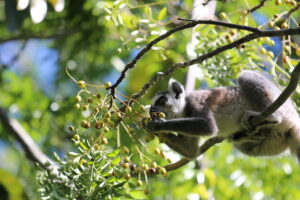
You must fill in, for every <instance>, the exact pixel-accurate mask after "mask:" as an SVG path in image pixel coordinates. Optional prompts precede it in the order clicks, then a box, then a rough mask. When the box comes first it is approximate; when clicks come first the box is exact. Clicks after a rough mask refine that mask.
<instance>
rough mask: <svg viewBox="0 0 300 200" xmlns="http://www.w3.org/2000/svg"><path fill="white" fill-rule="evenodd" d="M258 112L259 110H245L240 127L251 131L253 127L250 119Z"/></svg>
mask: <svg viewBox="0 0 300 200" xmlns="http://www.w3.org/2000/svg"><path fill="white" fill-rule="evenodd" d="M259 114H260V113H259V112H255V111H252V110H246V111H245V112H244V114H243V116H242V121H241V122H242V128H243V129H244V130H246V131H247V132H252V131H253V130H254V129H255V127H254V125H253V124H252V123H251V120H252V119H253V118H254V117H256V116H258V115H259Z"/></svg>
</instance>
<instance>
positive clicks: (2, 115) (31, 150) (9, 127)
mask: <svg viewBox="0 0 300 200" xmlns="http://www.w3.org/2000/svg"><path fill="white" fill-rule="evenodd" d="M0 120H1V121H2V124H3V129H4V130H6V131H7V132H9V133H10V134H12V135H13V136H14V137H15V139H16V140H17V141H18V142H19V143H20V144H21V146H22V147H23V149H24V151H25V153H26V156H27V157H28V158H29V159H30V160H32V161H34V162H37V163H38V164H39V165H40V166H41V167H43V168H44V169H48V167H47V166H46V165H45V164H46V163H52V161H51V160H50V159H49V158H48V157H47V156H46V155H45V154H44V153H43V152H42V151H41V150H40V149H39V147H38V146H37V145H36V144H35V142H34V141H33V140H32V138H31V137H30V136H29V134H28V133H27V132H26V131H25V130H24V129H23V127H22V126H21V124H20V123H19V122H18V121H17V120H15V119H9V118H8V116H7V114H6V112H5V111H4V110H3V109H2V108H0Z"/></svg>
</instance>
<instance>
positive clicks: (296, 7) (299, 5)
mask: <svg viewBox="0 0 300 200" xmlns="http://www.w3.org/2000/svg"><path fill="white" fill-rule="evenodd" d="M299 8H300V3H297V5H296V6H295V7H294V8H292V9H291V10H289V12H288V13H287V15H286V18H289V17H290V16H291V15H292V14H293V12H295V11H296V10H298V9H299Z"/></svg>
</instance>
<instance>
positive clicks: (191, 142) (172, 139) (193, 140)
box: [163, 133, 199, 159]
mask: <svg viewBox="0 0 300 200" xmlns="http://www.w3.org/2000/svg"><path fill="white" fill-rule="evenodd" d="M163 138H164V140H163V143H165V144H167V145H168V146H169V147H170V148H171V149H173V150H175V151H176V152H178V153H180V154H181V155H183V156H185V157H187V158H190V159H193V158H196V157H197V156H198V154H199V138H197V137H188V136H184V135H180V134H178V135H175V134H172V133H167V134H164V137H163Z"/></svg>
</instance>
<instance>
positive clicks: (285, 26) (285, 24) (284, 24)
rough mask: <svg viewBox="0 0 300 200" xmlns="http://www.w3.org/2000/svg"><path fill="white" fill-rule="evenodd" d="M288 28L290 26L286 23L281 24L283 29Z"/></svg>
mask: <svg viewBox="0 0 300 200" xmlns="http://www.w3.org/2000/svg"><path fill="white" fill-rule="evenodd" d="M288 27H289V26H288V24H287V23H286V22H284V23H282V24H281V28H288Z"/></svg>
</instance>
